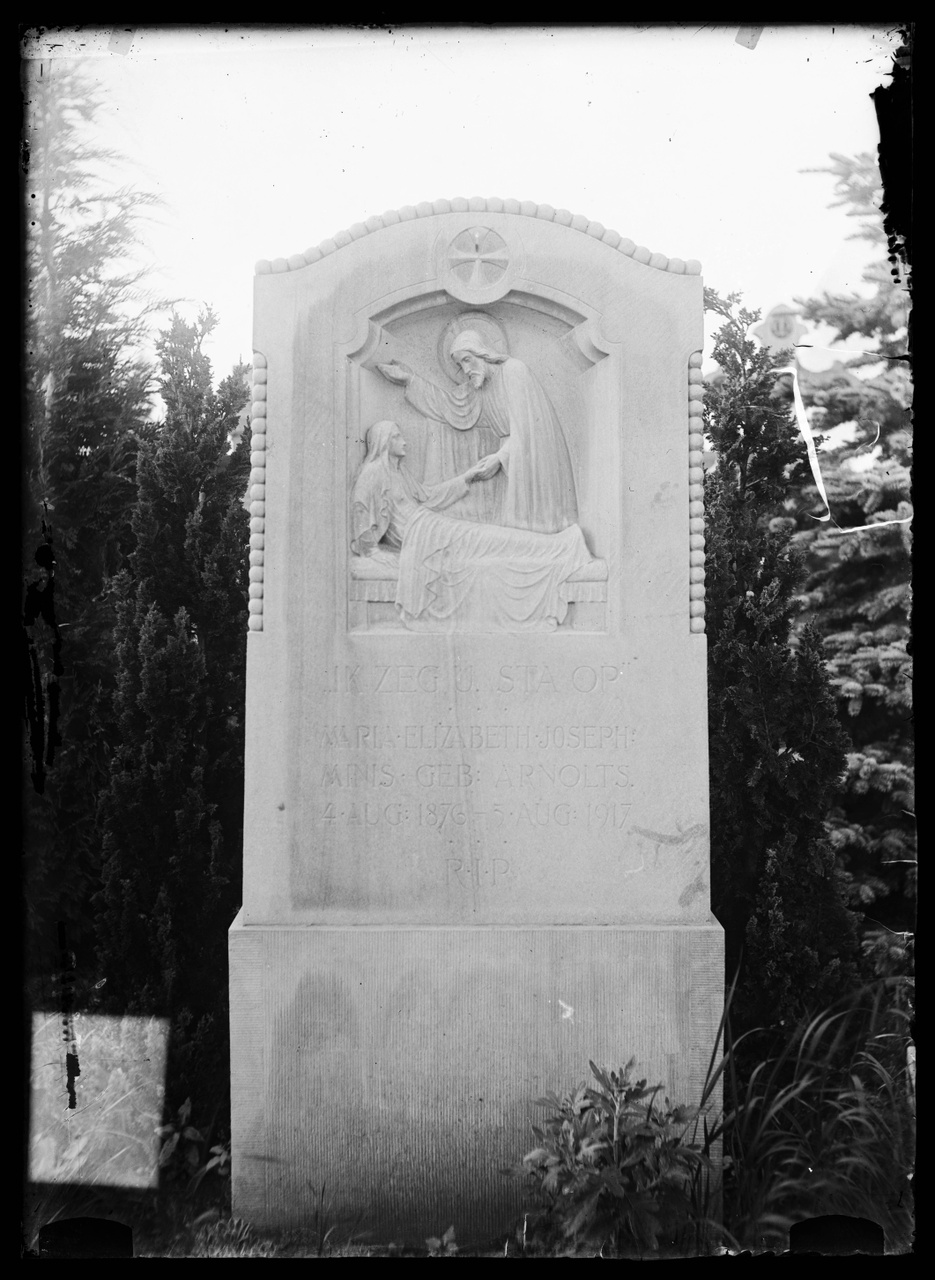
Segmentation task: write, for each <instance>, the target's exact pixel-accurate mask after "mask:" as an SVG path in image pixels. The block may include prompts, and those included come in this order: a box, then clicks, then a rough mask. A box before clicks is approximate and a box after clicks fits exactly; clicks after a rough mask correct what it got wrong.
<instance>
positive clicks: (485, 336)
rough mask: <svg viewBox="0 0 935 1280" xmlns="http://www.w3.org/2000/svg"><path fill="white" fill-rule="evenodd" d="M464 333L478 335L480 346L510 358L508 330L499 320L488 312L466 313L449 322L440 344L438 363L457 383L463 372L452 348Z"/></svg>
mask: <svg viewBox="0 0 935 1280" xmlns="http://www.w3.org/2000/svg"><path fill="white" fill-rule="evenodd" d="M464 333H473V334H476V335H477V337H478V338H479V339H480V346H481V347H485V348H488V349H489V350H490V351H495V352H496V353H497V354H498V355H501V356H508V355H509V354H510V344H509V342H508V341H507V336H506V330H505V329H504V327H503V325H502V324H501V323H500V321H499V320H496V319H495V318H494V317H493V316H492V315H490V314H488V312H486V311H464V312H462V313H461V315H459V316H455V317H454V319H452V320H449V322H448V324H446V325H445V327H444V329H443V330H442V332H441V336H440V338H439V342H438V363H439V364H440V365H441V367H442V368H443V369H444V370H445V372H446V373H447V374H448V376H449V378H451V379H452V380H453V381H455V382H460V381H461V371H460V370H459V368H458V366H457V365H456V364H455V362H454V360H453V359H452V358H451V348H452V344H453V343H454V341H455V339H456V338H460V337H461V335H462V334H464Z"/></svg>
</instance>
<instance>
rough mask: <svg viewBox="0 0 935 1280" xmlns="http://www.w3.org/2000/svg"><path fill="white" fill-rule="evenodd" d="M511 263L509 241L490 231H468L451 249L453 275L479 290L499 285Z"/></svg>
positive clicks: (469, 228) (450, 258)
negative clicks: (507, 242) (491, 285)
mask: <svg viewBox="0 0 935 1280" xmlns="http://www.w3.org/2000/svg"><path fill="white" fill-rule="evenodd" d="M509 262H510V253H509V250H508V249H507V245H506V241H505V240H504V239H503V237H502V236H500V235H498V234H497V233H496V231H491V229H490V228H489V227H468V229H467V230H466V231H462V232H461V233H460V234H459V235H457V236H455V238H454V240H452V242H451V244H450V245H449V246H448V265H449V267H450V268H451V272H452V275H455V276H457V278H458V279H459V280H462V281H463V282H464V283H465V284H470V285H474V286H475V287H477V286H479V287H481V288H483V286H484V285H489V284H495V283H496V281H497V280H499V279H500V277H501V276H502V275H503V273H504V271H506V269H507V266H508V265H509Z"/></svg>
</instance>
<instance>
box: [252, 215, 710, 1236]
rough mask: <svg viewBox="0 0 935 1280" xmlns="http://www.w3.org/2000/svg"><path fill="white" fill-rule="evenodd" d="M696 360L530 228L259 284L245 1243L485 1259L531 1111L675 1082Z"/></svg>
mask: <svg viewBox="0 0 935 1280" xmlns="http://www.w3.org/2000/svg"><path fill="white" fill-rule="evenodd" d="M701 344H702V285H701V278H700V275H699V274H698V267H697V264H693V263H689V264H686V263H683V262H680V261H677V260H674V259H673V260H668V259H666V258H664V257H663V256H662V255H660V254H650V252H649V251H648V250H645V249H642V248H641V247H637V246H634V245H633V244H632V242H629V241H624V240H621V239H620V237H619V236H618V235H617V234H616V233H614V232H609V231H605V229H604V228H603V227H602V226H600V225H599V224H596V223H593V222H590V223H589V222H587V221H586V220H584V219H580V218H572V217H571V215H566V214H565V213H564V211H558V212H556V211H554V210H551V209H549V208H548V207H547V206H538V207H537V206H527V205H519V204H517V203H516V202H502V201H489V202H484V201H471V202H468V201H461V202H456V201H453V202H451V204H449V203H448V202H438V204H437V205H435V206H432V205H420V206H418V207H417V208H416V209H411V208H410V209H404V210H401V211H399V213H394V214H387V215H384V216H383V218H382V219H372V220H370V221H368V223H367V224H361V225H359V226H357V227H353V228H351V229H350V231H349V232H347V233H344V234H343V235H341V236H339V237H336V238H335V240H334V241H333V242H326V243H325V244H323V245H322V246H320V247H319V248H318V249H315V250H312V251H310V252H309V253H307V254H305V255H302V256H301V257H297V258H292V259H288V260H279V261H277V262H274V263H272V264H261V270H260V273H259V274H258V276H257V281H256V320H255V340H254V345H255V349H256V354H255V357H254V364H255V369H256V375H255V377H256V382H255V387H254V405H253V432H254V434H253V449H254V454H253V461H254V467H255V471H254V476H253V487H252V490H251V498H252V508H251V514H252V529H253V537H252V548H253V549H252V554H251V563H252V569H251V579H252V586H251V596H252V599H251V615H250V628H251V634H250V636H249V646H248V673H247V757H246V807H245V817H244V834H245V846H244V897H243V910H242V912H241V914H240V916H239V917H238V920H237V922H236V923H235V926H234V928H233V929H232V932H231V1017H232V1052H233V1061H232V1083H233V1136H234V1198H235V1209H236V1211H237V1212H238V1214H240V1216H244V1217H249V1218H251V1219H253V1220H254V1221H260V1222H265V1223H267V1224H272V1223H280V1224H288V1223H292V1224H294V1223H296V1222H297V1221H298V1219H299V1217H300V1216H301V1213H302V1212H304V1209H302V1205H303V1204H304V1203H305V1200H304V1199H303V1197H305V1198H307V1194H308V1192H307V1188H308V1186H309V1185H310V1184H311V1185H314V1186H320V1185H321V1184H322V1183H327V1186H328V1188H329V1191H330V1192H332V1193H334V1194H335V1195H337V1197H338V1200H339V1202H340V1204H341V1205H342V1206H343V1208H344V1209H345V1210H346V1211H347V1213H348V1214H351V1215H354V1214H357V1213H358V1212H362V1213H364V1215H365V1217H367V1219H368V1221H369V1222H370V1223H371V1224H372V1226H373V1229H374V1230H375V1231H377V1232H378V1233H381V1232H382V1233H384V1234H386V1237H387V1239H389V1238H398V1236H399V1235H400V1234H405V1233H406V1232H407V1231H411V1232H413V1233H415V1234H416V1235H418V1233H419V1232H421V1233H422V1235H425V1234H432V1233H435V1234H437V1233H438V1232H439V1231H440V1230H442V1229H444V1228H445V1227H446V1226H447V1225H448V1224H449V1222H450V1221H455V1222H456V1224H457V1223H458V1222H459V1215H460V1226H459V1230H460V1231H461V1232H462V1233H465V1232H466V1233H468V1234H470V1233H471V1232H473V1233H475V1234H477V1235H482V1234H483V1233H484V1232H487V1231H490V1232H495V1231H496V1230H498V1229H499V1227H500V1226H501V1225H502V1222H501V1219H502V1217H503V1215H504V1213H507V1216H508V1210H509V1209H510V1207H511V1206H513V1207H516V1203H517V1202H516V1192H515V1191H511V1190H510V1189H509V1187H507V1188H506V1190H505V1189H504V1186H503V1183H502V1180H501V1179H500V1178H499V1176H498V1175H497V1173H496V1170H497V1168H498V1166H499V1165H502V1164H506V1163H510V1162H511V1161H513V1160H515V1159H517V1158H519V1157H520V1156H521V1155H522V1154H523V1151H524V1150H525V1146H526V1144H527V1142H528V1133H529V1128H528V1126H529V1123H530V1122H531V1121H532V1119H533V1118H534V1111H533V1108H532V1103H533V1101H534V1100H535V1098H536V1097H537V1096H539V1094H541V1093H542V1092H543V1091H544V1090H545V1089H546V1088H551V1087H555V1088H558V1087H564V1086H566V1085H568V1084H570V1083H573V1082H574V1081H575V1080H577V1079H579V1078H580V1077H581V1076H582V1075H583V1074H586V1069H587V1062H588V1060H589V1058H593V1059H597V1060H602V1061H610V1060H612V1059H613V1060H615V1062H614V1064H615V1065H619V1064H620V1063H622V1062H624V1061H626V1059H627V1058H629V1057H630V1056H631V1055H633V1054H636V1055H637V1057H638V1060H639V1062H640V1071H641V1074H642V1073H645V1074H647V1075H650V1074H655V1075H657V1076H659V1078H660V1079H662V1080H663V1082H664V1083H665V1084H666V1086H667V1090H668V1092H669V1096H670V1097H673V1098H675V1097H676V1096H677V1097H678V1099H679V1100H680V1101H691V1100H692V1093H693V1091H694V1092H695V1093H697V1091H698V1089H699V1088H700V1082H701V1079H702V1078H703V1075H704V1068H705V1066H706V1064H707V1058H708V1055H709V1054H710V1051H711V1048H712V1044H713V1037H714V1031H715V1028H716V1026H717V1021H718V1017H719V1015H720V1009H721V997H722V989H721V984H722V960H721V934H720V929H719V927H718V926H717V925H716V923H715V922H714V921H713V918H712V917H711V915H710V909H709V895H708V862H709V854H708V834H707V833H708V779H707V729H706V680H705V660H706V655H705V639H704V634H703V630H704V623H703V617H704V603H703V600H704V538H703V519H702V510H703V509H702V493H703V491H702V478H703V477H702V469H701V467H702V462H701V449H702V437H701V419H700V411H701V396H702V379H701V371H700V367H699V366H700V355H699V352H700V348H701ZM364 1153H366V1154H364ZM394 1233H395V1235H394Z"/></svg>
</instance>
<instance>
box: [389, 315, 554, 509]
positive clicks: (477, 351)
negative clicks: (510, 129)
mask: <svg viewBox="0 0 935 1280" xmlns="http://www.w3.org/2000/svg"><path fill="white" fill-rule="evenodd" d="M451 358H452V360H454V362H455V363H456V364H457V365H458V367H459V368H460V369H461V371H462V372H463V373H464V374H465V375H466V381H465V382H464V383H463V384H461V385H460V386H458V387H455V388H454V389H453V390H451V391H443V390H441V389H440V388H438V387H436V386H433V385H432V383H430V382H427V381H426V380H425V379H424V378H420V377H418V375H416V374H414V373H413V372H412V370H411V369H409V368H408V367H407V366H406V365H404V364H401V363H399V362H398V361H392V362H390V363H388V364H381V365H378V366H377V367H378V368H379V370H380V372H381V373H382V374H383V376H384V377H385V378H386V379H387V380H388V381H389V382H393V383H396V384H397V385H400V386H403V387H405V395H406V399H407V400H408V401H409V403H410V404H411V405H412V406H413V408H414V409H416V410H417V411H418V412H419V413H421V414H422V415H423V416H424V417H426V418H431V419H433V420H434V421H436V422H442V423H445V424H447V425H448V426H449V427H453V428H454V429H455V430H456V431H470V430H471V429H472V428H473V427H488V428H490V429H491V430H492V431H493V432H494V434H495V435H496V437H497V438H498V439H499V440H501V441H502V443H501V445H500V447H499V449H498V450H497V451H496V453H491V454H488V455H486V456H485V457H484V458H482V459H481V460H480V463H479V470H478V472H477V476H476V478H477V479H479V480H488V479H490V478H491V477H492V476H494V475H496V473H497V472H498V471H502V472H503V473H504V476H505V477H506V487H505V491H504V493H503V498H502V503H501V507H500V510H499V511H498V512H497V515H496V520H495V523H497V524H500V525H504V526H507V527H509V528H513V529H529V530H532V531H534V532H536V533H560V532H561V531H562V530H563V529H567V528H569V527H570V526H571V525H573V524H576V523H577V520H578V504H577V499H576V497H575V478H574V474H573V472H572V466H571V456H570V454H569V452H568V444H567V442H566V440H565V436H564V434H563V432H562V428H561V424H560V423H559V420H558V416H557V415H556V413H555V410H554V409H553V407H552V403H551V401H550V400H549V397H548V396H547V395H546V393H545V390H544V389H543V387H542V386H540V384H539V382H538V381H537V380H536V378H535V376H534V375H533V373H532V372H531V371H530V370H529V369H528V368H527V366H526V365H525V364H523V362H522V360H515V359H513V358H512V357H510V356H505V355H501V354H500V353H499V352H496V351H492V350H491V349H490V347H489V346H488V345H487V344H486V343H485V341H484V339H483V338H482V337H481V336H480V334H479V333H477V332H476V331H475V330H473V329H465V330H463V331H462V332H461V333H459V334H458V335H457V337H456V338H455V339H454V341H453V343H452V345H451Z"/></svg>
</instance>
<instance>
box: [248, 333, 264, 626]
mask: <svg viewBox="0 0 935 1280" xmlns="http://www.w3.org/2000/svg"><path fill="white" fill-rule="evenodd" d="M250 425H251V427H252V431H251V435H250V489H249V493H250V602H249V606H248V607H249V610H250V616H249V618H248V620H247V628H248V630H250V631H262V630H263V555H264V551H265V546H266V356H264V355H261V354H260V352H259V351H254V353H253V401H252V404H251V405H250Z"/></svg>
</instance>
